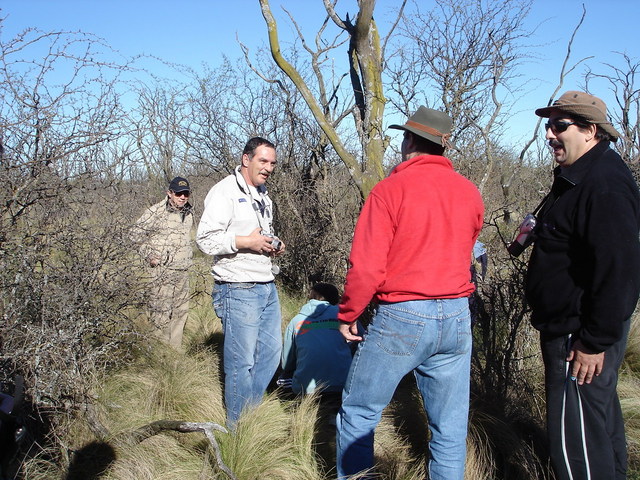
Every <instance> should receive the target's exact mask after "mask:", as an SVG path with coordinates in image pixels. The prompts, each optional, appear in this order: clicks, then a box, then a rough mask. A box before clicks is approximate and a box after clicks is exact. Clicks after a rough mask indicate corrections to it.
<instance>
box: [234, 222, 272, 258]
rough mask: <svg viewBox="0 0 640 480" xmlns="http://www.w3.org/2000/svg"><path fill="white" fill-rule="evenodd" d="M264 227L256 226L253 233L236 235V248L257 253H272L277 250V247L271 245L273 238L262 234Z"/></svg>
mask: <svg viewBox="0 0 640 480" xmlns="http://www.w3.org/2000/svg"><path fill="white" fill-rule="evenodd" d="M261 232H262V229H261V228H260V227H258V228H256V229H255V230H254V231H253V232H251V234H249V235H246V236H243V235H238V236H236V248H237V249H238V250H251V251H252V252H256V253H266V254H270V253H272V252H275V248H273V246H271V238H269V237H265V236H264V235H262V233H261Z"/></svg>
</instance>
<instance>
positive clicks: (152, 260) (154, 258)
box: [147, 255, 160, 268]
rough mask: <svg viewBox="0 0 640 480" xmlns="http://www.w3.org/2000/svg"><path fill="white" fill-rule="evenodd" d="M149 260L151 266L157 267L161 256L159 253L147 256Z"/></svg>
mask: <svg viewBox="0 0 640 480" xmlns="http://www.w3.org/2000/svg"><path fill="white" fill-rule="evenodd" d="M147 262H148V263H149V265H150V266H151V267H154V268H155V267H157V266H158V265H160V257H158V256H157V255H149V256H148V257H147Z"/></svg>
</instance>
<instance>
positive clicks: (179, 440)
mask: <svg viewBox="0 0 640 480" xmlns="http://www.w3.org/2000/svg"><path fill="white" fill-rule="evenodd" d="M304 301H305V299H304V298H299V297H295V296H291V297H290V296H285V295H283V302H282V303H283V310H284V311H285V312H286V313H285V314H284V318H283V324H286V323H287V322H288V320H289V319H290V318H291V317H292V316H293V315H295V314H296V313H297V311H298V309H299V307H300V305H301V304H302V303H304ZM637 333H638V326H637V324H636V325H634V330H633V333H632V338H630V343H629V351H628V354H627V363H626V365H625V369H624V371H623V373H622V375H621V378H620V385H619V391H620V397H621V403H622V407H623V410H624V414H625V419H626V423H627V434H628V438H629V453H630V466H631V472H630V474H629V478H638V476H637V472H638V471H639V470H638V465H639V462H638V458H640V398H638V394H637V392H638V391H640V380H639V379H638V376H637V374H636V373H635V372H637V370H636V368H637V366H638V365H637V364H636V363H635V362H634V359H635V358H638V357H637V356H636V355H637V354H638V351H637V348H638V342H637ZM221 339H222V335H221V332H220V322H219V320H217V319H216V318H215V317H214V315H213V311H212V307H211V303H210V298H209V296H208V294H207V295H205V294H204V293H203V294H201V295H199V296H198V297H197V298H195V299H194V302H193V304H192V309H191V312H190V317H189V322H188V325H187V330H186V332H185V346H186V347H185V352H184V353H181V352H176V351H174V350H172V349H170V348H168V347H166V346H164V345H163V344H161V343H157V342H154V341H148V343H147V344H146V345H145V346H144V348H142V349H141V351H142V352H143V353H142V354H141V355H139V356H138V357H137V359H136V360H135V361H134V362H133V363H131V364H130V365H129V366H128V367H127V368H126V369H123V370H121V371H118V372H111V373H110V374H109V375H108V376H106V377H105V378H102V379H100V381H99V382H98V387H96V389H95V393H96V398H97V400H98V404H99V414H100V415H99V417H100V419H101V421H102V423H103V424H104V426H105V427H106V428H107V429H108V430H109V431H110V436H109V437H108V438H105V439H101V440H99V441H97V440H96V439H95V437H93V436H92V434H91V433H90V430H89V429H88V428H87V426H86V422H84V419H82V418H79V419H77V420H76V422H75V424H74V425H72V426H70V428H68V431H67V437H66V439H65V442H66V444H67V445H68V450H67V451H65V452H60V451H55V452H44V453H43V455H41V456H39V457H38V458H35V459H32V460H31V461H30V462H29V463H27V464H26V465H25V467H24V469H23V472H24V478H28V479H30V480H31V479H34V480H49V479H61V478H63V479H65V480H81V479H82V480H92V479H96V480H97V479H104V480H160V479H162V480H165V479H169V480H173V479H176V480H177V479H180V480H190V479H193V480H207V479H223V478H226V477H225V475H224V473H223V472H222V471H221V470H220V468H219V467H218V465H217V463H216V458H215V452H214V450H213V449H212V447H211V445H210V444H209V442H208V441H207V440H206V438H205V436H204V435H203V434H201V433H188V434H184V433H176V432H171V431H167V432H162V433H160V434H157V435H154V436H152V437H149V438H147V439H145V440H143V441H141V442H136V441H134V440H133V438H132V436H131V433H132V432H133V431H134V430H135V429H137V428H139V427H141V426H143V425H145V424H148V423H150V422H153V421H155V420H160V419H171V420H183V421H192V422H211V421H212V422H216V423H218V424H220V425H224V422H225V413H224V409H223V404H222V386H221V370H220V368H221V367H220V358H219V355H220V342H221ZM532 380H533V381H535V382H539V381H541V377H540V376H534V377H532ZM521 401H524V400H521ZM539 401H540V400H539V399H535V398H533V399H531V402H532V404H537V403H539ZM523 406H524V405H520V408H519V409H516V408H514V409H513V412H521V411H522V410H523V408H522V407H523ZM543 414H544V411H543V408H542V409H540V406H539V405H538V409H535V408H532V409H531V411H530V415H531V417H532V418H534V419H537V421H538V422H542V418H541V416H542V415H543ZM530 420H531V418H529V419H525V418H518V416H517V415H516V413H512V414H511V416H508V417H507V416H504V415H501V414H498V413H497V412H496V411H492V410H491V409H490V408H487V407H486V405H483V404H482V402H477V401H474V402H473V403H472V412H471V416H470V428H469V436H468V440H467V450H468V455H467V466H466V475H465V479H466V480H494V479H509V480H519V479H521V480H534V479H540V478H551V476H550V473H549V472H550V470H549V466H548V464H547V463H546V460H545V459H544V454H541V452H539V451H536V448H535V445H536V443H537V442H536V441H534V440H535V439H533V437H532V435H533V433H532V431H531V430H529V431H528V430H527V429H526V428H525V427H524V426H525V425H526V424H527V423H526V422H527V421H530ZM428 436H429V433H428V427H427V419H426V415H425V414H424V412H423V410H422V406H421V400H420V396H419V394H418V392H417V390H416V389H415V385H414V383H413V382H412V380H411V379H410V378H408V379H406V380H405V381H403V382H402V383H401V385H400V386H399V388H398V390H397V392H396V395H395V396H394V400H393V401H392V403H391V404H390V405H389V407H388V408H387V409H386V410H385V412H384V415H383V419H382V422H381V423H380V425H379V427H378V429H377V430H376V436H375V459H376V467H375V475H376V478H378V479H380V480H418V479H423V478H425V477H426V470H427V464H428V458H427V457H428ZM216 439H217V441H218V444H219V447H220V451H221V455H222V458H223V460H224V462H225V464H226V465H227V466H228V467H229V468H230V469H231V471H232V472H234V474H235V475H236V477H237V478H238V479H240V480H245V479H248V480H253V479H256V480H257V479H263V480H265V479H267V480H268V479H274V480H280V479H282V480H284V479H287V480H298V479H299V480H303V479H304V480H326V479H331V478H335V450H334V449H335V427H334V424H333V423H332V413H328V412H327V411H324V410H323V406H322V404H321V403H320V402H319V399H318V398H317V397H314V396H307V397H304V398H302V399H293V400H291V399H284V397H282V396H280V395H279V392H277V391H276V392H272V393H270V394H269V395H267V396H265V399H264V401H263V402H262V403H261V404H260V405H259V406H258V407H256V408H255V409H254V410H251V411H250V412H248V413H246V414H245V415H244V416H243V417H242V419H241V420H240V422H239V424H238V427H237V430H236V432H235V433H221V432H216Z"/></svg>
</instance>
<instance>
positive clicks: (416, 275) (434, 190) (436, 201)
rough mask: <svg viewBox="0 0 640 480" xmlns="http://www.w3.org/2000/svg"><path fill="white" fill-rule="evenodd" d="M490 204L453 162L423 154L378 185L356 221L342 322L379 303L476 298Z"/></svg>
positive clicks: (340, 314)
mask: <svg viewBox="0 0 640 480" xmlns="http://www.w3.org/2000/svg"><path fill="white" fill-rule="evenodd" d="M483 215H484V206H483V203H482V198H481V197H480V192H478V189H477V188H476V187H475V185H474V184H473V183H472V182H470V181H469V180H467V179H466V178H464V177H463V176H462V175H460V174H458V173H456V172H455V171H454V170H453V165H452V164H451V161H450V160H449V159H448V158H445V157H441V156H438V155H420V156H417V157H414V158H411V159H409V160H407V161H405V162H402V163H401V164H400V165H398V166H397V167H396V168H395V170H394V171H393V172H392V173H391V175H389V177H388V178H386V179H384V180H382V181H381V182H380V183H378V184H377V185H376V186H375V187H374V189H373V190H372V191H371V194H370V195H369V197H368V198H367V201H366V202H365V204H364V207H363V208H362V212H361V213H360V217H359V219H358V223H357V224H356V229H355V234H354V237H353V244H352V246H351V254H350V256H349V263H350V269H349V271H348V273H347V279H346V284H345V291H344V295H343V297H342V302H341V303H340V310H339V314H338V318H339V319H340V320H342V321H344V322H349V323H350V322H353V321H355V320H356V319H357V318H358V317H359V316H360V314H361V313H362V312H363V310H364V309H365V308H366V307H367V305H368V304H369V302H370V301H371V300H372V299H375V300H376V301H378V302H392V303H393V302H403V301H409V300H425V299H437V298H459V297H466V296H469V295H471V293H473V290H474V285H473V283H471V275H470V265H471V251H472V249H473V244H474V243H475V241H476V238H477V237H478V234H479V233H480V230H481V228H482V221H483Z"/></svg>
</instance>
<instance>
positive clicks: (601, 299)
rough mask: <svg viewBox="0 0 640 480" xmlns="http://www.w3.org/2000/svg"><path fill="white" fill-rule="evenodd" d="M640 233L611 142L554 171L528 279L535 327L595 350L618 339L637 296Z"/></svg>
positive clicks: (627, 180) (639, 215) (630, 190)
mask: <svg viewBox="0 0 640 480" xmlns="http://www.w3.org/2000/svg"><path fill="white" fill-rule="evenodd" d="M639 232H640V194H639V192H638V186H637V184H636V182H635V180H634V179H633V176H632V175H631V172H630V170H629V168H628V167H627V166H626V165H625V163H624V162H623V161H622V159H621V158H620V156H619V155H618V154H617V153H616V152H614V151H613V150H612V149H611V148H610V147H609V142H600V143H598V144H597V145H596V146H595V147H593V148H592V149H591V150H589V151H588V152H587V153H585V154H584V155H583V156H582V157H580V158H579V159H578V160H577V161H576V162H575V163H573V165H571V166H569V167H566V168H561V167H557V168H556V169H555V170H554V182H553V186H552V187H551V193H550V194H549V198H548V199H547V201H546V203H545V204H544V206H543V208H542V210H541V212H540V214H539V215H538V223H537V225H536V229H535V230H534V235H535V237H534V238H535V243H534V247H533V252H532V253H531V259H530V260H529V268H528V272H527V278H526V296H527V300H528V302H529V304H530V305H531V307H532V309H533V312H532V315H531V323H532V324H533V326H534V327H535V328H537V329H538V330H540V331H543V332H545V333H549V334H557V335H566V334H570V333H571V334H574V335H577V337H578V338H579V339H580V340H582V342H583V344H584V345H585V346H586V347H587V348H589V349H591V350H593V351H594V352H602V351H604V350H606V349H607V348H608V347H609V346H611V345H612V344H613V343H615V342H616V341H618V340H620V339H621V337H622V335H623V333H622V332H623V329H622V326H623V322H625V321H627V320H628V319H629V317H630V316H631V314H632V313H633V311H634V309H635V306H636V302H637V301H638V295H639V293H640V241H639V240H638V234H639Z"/></svg>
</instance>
